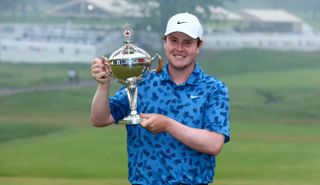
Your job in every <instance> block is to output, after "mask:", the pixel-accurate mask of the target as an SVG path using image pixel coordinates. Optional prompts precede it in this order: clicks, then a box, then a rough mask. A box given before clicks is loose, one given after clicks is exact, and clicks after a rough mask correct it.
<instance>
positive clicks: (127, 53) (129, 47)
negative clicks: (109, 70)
mask: <svg viewBox="0 0 320 185" xmlns="http://www.w3.org/2000/svg"><path fill="white" fill-rule="evenodd" d="M133 34H134V32H133V30H132V28H131V26H130V25H128V24H126V25H125V27H124V30H123V35H124V37H125V41H124V45H123V46H122V47H121V48H119V49H118V50H116V51H115V52H113V53H112V54H111V55H110V57H109V61H116V60H121V61H132V59H138V61H139V63H141V62H144V61H145V62H148V61H149V60H142V59H150V58H151V57H150V55H149V54H148V53H147V52H146V51H145V50H143V49H141V48H139V47H137V46H134V45H133V44H132V41H131V38H132V36H133ZM139 59H140V60H139ZM133 61H135V60H133Z"/></svg>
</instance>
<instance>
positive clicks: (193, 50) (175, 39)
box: [164, 32, 201, 70]
mask: <svg viewBox="0 0 320 185" xmlns="http://www.w3.org/2000/svg"><path fill="white" fill-rule="evenodd" d="M198 42H199V41H198V40H197V39H193V38H191V37H190V36H188V35H187V34H184V33H181V32H173V33H171V34H169V35H167V36H166V37H165V40H164V49H165V52H166V55H167V58H168V63H169V65H171V67H173V68H174V69H176V70H183V69H186V68H188V67H192V68H193V66H194V64H195V59H196V57H197V55H198V54H199V51H200V46H201V43H200V44H199V43H198Z"/></svg>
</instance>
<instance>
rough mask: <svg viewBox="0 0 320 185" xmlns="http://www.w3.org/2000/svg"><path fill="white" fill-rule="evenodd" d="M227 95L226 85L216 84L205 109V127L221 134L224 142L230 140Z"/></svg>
mask: <svg viewBox="0 0 320 185" xmlns="http://www.w3.org/2000/svg"><path fill="white" fill-rule="evenodd" d="M229 122H230V118H229V95H228V88H227V86H226V85H225V84H224V83H222V82H219V83H217V84H216V86H215V89H214V90H213V92H212V94H211V96H210V98H209V103H208V106H207V109H206V111H205V123H206V126H205V128H206V129H207V130H210V131H213V132H217V133H219V134H223V135H224V136H225V143H227V142H228V141H229V140H230V123H229Z"/></svg>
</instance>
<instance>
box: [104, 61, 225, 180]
mask: <svg viewBox="0 0 320 185" xmlns="http://www.w3.org/2000/svg"><path fill="white" fill-rule="evenodd" d="M110 107H111V114H112V116H113V117H114V119H115V121H116V122H118V121H120V120H121V119H123V118H124V117H125V116H127V115H129V113H130V108H129V101H128V98H127V94H126V91H125V89H124V88H122V89H121V90H120V91H118V92H117V93H116V94H115V96H113V97H110ZM137 111H138V113H158V114H163V115H166V116H168V117H170V118H172V119H175V120H176V121H179V122H181V123H183V124H185V125H187V126H189V127H194V128H201V129H206V130H209V131H213V132H217V133H220V134H223V135H224V136H225V142H228V141H229V138H230V133H229V96H228V89H227V87H226V86H225V85H224V83H223V82H221V81H220V80H218V79H216V78H214V77H211V76H208V75H206V74H205V73H204V72H203V71H202V70H201V68H200V67H199V65H198V64H196V65H195V69H194V71H193V73H192V74H191V76H190V77H189V79H188V80H187V81H186V82H185V83H183V84H180V85H176V84H175V83H174V82H173V81H172V80H171V78H170V75H169V72H168V66H167V65H165V66H164V68H163V71H162V72H161V73H160V74H157V73H155V72H153V73H151V74H149V75H147V76H146V78H145V79H144V80H143V81H142V82H140V83H139V87H138V107H137ZM126 128H127V144H128V146H127V147H128V169H129V181H130V182H131V183H132V184H141V185H177V184H190V185H191V184H192V185H194V184H208V183H210V182H212V181H213V176H214V168H215V164H216V163H215V157H214V156H212V155H208V154H204V153H201V152H198V151H195V150H193V149H191V148H189V147H187V146H186V145H184V144H182V143H181V142H179V141H178V140H176V139H175V138H174V137H172V136H171V135H170V134H168V133H165V132H162V133H159V134H153V133H151V132H149V131H148V130H146V129H144V128H143V127H141V126H140V125H127V126H126Z"/></svg>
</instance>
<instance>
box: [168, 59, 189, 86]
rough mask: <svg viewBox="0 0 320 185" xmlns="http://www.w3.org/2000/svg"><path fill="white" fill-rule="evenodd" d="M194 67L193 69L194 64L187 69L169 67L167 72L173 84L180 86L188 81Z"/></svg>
mask: <svg viewBox="0 0 320 185" xmlns="http://www.w3.org/2000/svg"><path fill="white" fill-rule="evenodd" d="M194 67H195V64H193V65H190V66H189V67H187V68H183V69H177V68H175V67H174V66H172V65H169V67H168V70H169V74H170V77H171V79H172V81H173V82H174V83H175V84H177V85H180V84H182V83H185V82H186V81H187V80H188V78H189V76H190V75H191V73H192V72H193V70H194Z"/></svg>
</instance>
